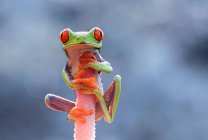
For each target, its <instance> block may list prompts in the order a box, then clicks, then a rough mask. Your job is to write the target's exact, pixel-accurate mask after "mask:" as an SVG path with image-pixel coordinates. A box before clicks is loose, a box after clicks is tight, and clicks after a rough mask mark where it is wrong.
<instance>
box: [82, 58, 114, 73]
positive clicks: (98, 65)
mask: <svg viewBox="0 0 208 140" xmlns="http://www.w3.org/2000/svg"><path fill="white" fill-rule="evenodd" d="M85 68H92V69H95V70H97V71H102V72H105V73H111V72H112V71H113V68H112V67H111V65H110V63H109V62H107V61H103V62H98V61H96V62H90V63H88V64H86V65H85Z"/></svg>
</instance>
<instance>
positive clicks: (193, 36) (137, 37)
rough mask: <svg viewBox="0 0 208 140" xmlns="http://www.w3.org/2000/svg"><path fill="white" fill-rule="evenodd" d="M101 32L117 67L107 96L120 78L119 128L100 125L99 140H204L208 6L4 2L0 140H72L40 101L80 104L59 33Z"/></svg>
mask: <svg viewBox="0 0 208 140" xmlns="http://www.w3.org/2000/svg"><path fill="white" fill-rule="evenodd" d="M94 26H98V27H100V28H101V29H103V31H104V32H105V39H104V41H103V45H104V46H103V49H102V51H101V52H102V56H103V58H105V59H106V60H107V61H109V62H110V63H111V65H112V66H113V68H114V72H113V73H112V74H108V75H107V74H103V75H102V76H103V83H104V87H105V89H106V88H107V87H108V85H109V84H110V82H111V80H112V79H113V76H114V75H115V74H120V75H121V76H122V95H121V99H120V102H119V106H118V110H117V113H116V117H115V120H114V122H113V123H112V124H110V125H109V124H106V123H105V122H104V121H103V120H102V121H100V122H99V123H97V126H96V129H97V132H96V135H97V139H98V140H106V139H107V140H207V139H208V1H207V0H137V1H136V0H120V1H118V0H117V1H116V0H112V1H105V0H101V1H96V0H89V1H84V0H45V1H43V0H33V1H32V0H1V1H0V140H70V139H73V128H74V125H73V123H71V122H68V121H67V120H66V117H67V115H66V114H64V113H58V112H55V111H51V110H49V109H47V108H46V107H45V105H44V102H43V100H44V96H45V95H46V94H47V93H53V94H57V95H59V96H62V97H65V98H67V99H71V100H75V95H74V93H73V91H72V90H70V89H68V88H67V87H66V85H65V83H64V81H63V80H62V78H61V74H60V73H61V70H62V68H63V67H64V66H65V64H66V57H65V54H64V52H63V51H62V48H61V43H60V41H59V39H58V36H59V32H60V31H61V30H63V29H64V28H68V27H69V28H71V29H72V30H74V31H83V30H86V31H88V30H90V29H91V28H92V27H94Z"/></svg>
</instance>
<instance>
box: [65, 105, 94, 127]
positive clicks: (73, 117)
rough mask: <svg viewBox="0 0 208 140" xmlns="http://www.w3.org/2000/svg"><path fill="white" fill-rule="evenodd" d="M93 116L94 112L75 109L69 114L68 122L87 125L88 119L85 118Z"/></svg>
mask: <svg viewBox="0 0 208 140" xmlns="http://www.w3.org/2000/svg"><path fill="white" fill-rule="evenodd" d="M92 114H93V111H92V110H85V109H82V108H77V107H74V108H72V109H71V110H70V112H69V115H68V120H70V121H75V122H79V123H86V119H85V118H84V116H88V115H92Z"/></svg>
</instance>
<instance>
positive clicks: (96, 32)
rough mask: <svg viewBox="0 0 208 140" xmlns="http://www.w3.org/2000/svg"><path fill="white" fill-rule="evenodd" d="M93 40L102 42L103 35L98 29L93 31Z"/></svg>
mask: <svg viewBox="0 0 208 140" xmlns="http://www.w3.org/2000/svg"><path fill="white" fill-rule="evenodd" d="M94 38H95V39H96V40H97V41H101V40H103V38H104V33H103V31H102V30H101V29H99V28H95V30H94Z"/></svg>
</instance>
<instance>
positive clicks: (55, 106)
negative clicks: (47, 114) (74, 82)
mask: <svg viewBox="0 0 208 140" xmlns="http://www.w3.org/2000/svg"><path fill="white" fill-rule="evenodd" d="M45 105H46V106H47V107H48V108H50V109H52V110H55V111H61V112H66V113H68V112H69V111H70V110H71V109H72V108H73V107H74V106H75V103H74V102H72V101H70V100H67V99H64V98H62V97H59V96H57V95H53V94H48V95H46V96H45Z"/></svg>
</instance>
